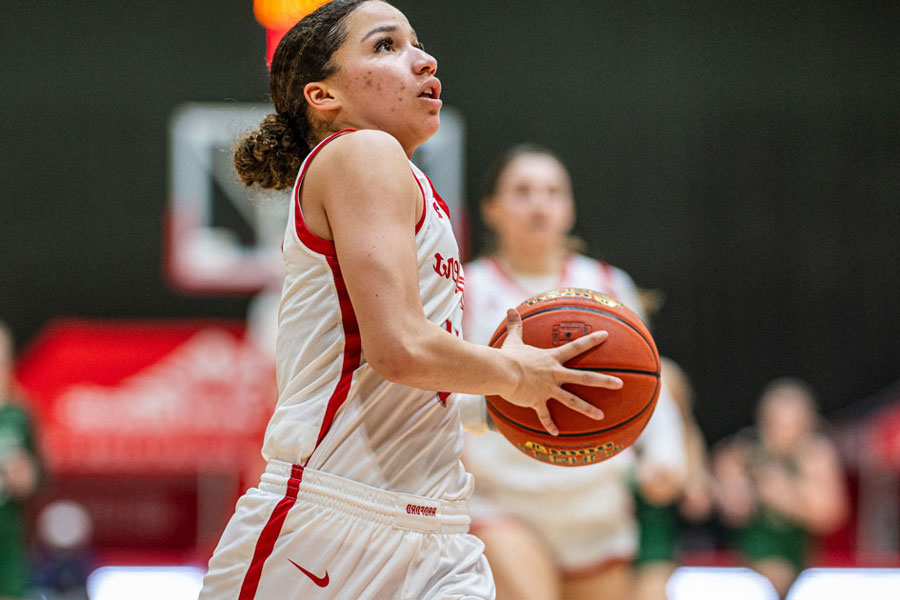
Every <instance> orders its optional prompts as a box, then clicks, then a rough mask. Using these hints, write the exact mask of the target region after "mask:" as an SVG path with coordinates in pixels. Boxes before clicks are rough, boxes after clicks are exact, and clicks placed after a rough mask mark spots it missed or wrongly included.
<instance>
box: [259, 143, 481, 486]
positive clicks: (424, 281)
mask: <svg viewBox="0 0 900 600" xmlns="http://www.w3.org/2000/svg"><path fill="white" fill-rule="evenodd" d="M350 131H352V130H344V131H341V132H338V133H336V134H334V135H333V136H331V137H329V138H327V139H325V140H323V141H322V142H321V143H320V144H319V145H318V146H317V147H316V148H315V149H314V150H313V151H312V152H311V153H310V154H309V156H308V157H307V158H306V160H305V161H304V162H303V165H302V166H301V168H300V173H299V175H298V177H297V182H296V183H295V185H294V192H293V196H292V201H291V210H290V217H289V219H288V224H287V228H286V231H285V236H284V246H283V252H284V263H285V271H286V276H285V281H284V288H283V290H282V296H281V304H280V308H279V315H278V323H279V330H278V340H277V343H276V367H277V378H278V389H279V398H278V404H277V405H276V408H275V412H274V414H273V415H272V418H271V420H270V422H269V426H268V428H267V430H266V437H265V441H264V444H263V455H264V456H265V457H266V458H267V459H268V458H274V459H279V460H282V461H286V462H289V463H294V464H299V465H303V466H304V467H308V468H311V469H316V470H319V471H325V472H327V473H332V474H335V475H339V476H341V477H346V478H348V479H352V480H355V481H358V482H361V483H364V484H367V485H370V486H373V487H377V488H381V489H387V490H394V491H400V492H405V493H411V494H418V495H422V496H429V497H433V498H441V499H450V500H452V499H456V498H460V497H463V496H464V495H465V494H466V493H468V491H469V488H470V486H471V476H469V475H468V474H467V473H466V472H465V469H464V468H463V467H462V465H461V463H460V461H459V456H460V452H461V450H462V436H461V429H460V424H459V418H458V414H457V412H458V411H457V410H456V408H455V406H453V398H452V396H451V397H450V398H449V399H448V398H447V395H446V394H440V393H439V390H434V391H425V390H419V389H415V388H411V387H407V386H404V385H400V384H397V383H392V382H389V381H387V380H386V379H384V378H383V377H382V376H381V375H379V374H378V373H376V372H375V371H374V370H373V369H372V368H370V367H369V365H368V363H367V362H366V357H365V355H364V353H363V351H362V344H361V342H360V335H359V328H358V326H357V321H356V315H355V313H354V310H353V305H352V303H351V302H350V298H349V296H348V294H347V289H346V286H345V284H344V279H343V276H342V274H341V264H340V257H339V256H338V255H337V253H336V251H335V246H334V243H333V242H332V241H329V240H325V239H322V238H320V237H318V236H316V235H315V234H314V233H312V232H311V231H310V230H309V229H308V228H307V227H306V224H305V222H304V220H303V213H302V209H301V206H300V188H301V186H302V185H303V178H304V175H305V174H306V170H307V168H309V165H310V162H311V161H312V160H313V159H314V158H315V156H316V154H317V153H318V152H319V150H321V148H322V147H323V146H324V145H325V144H327V143H328V142H329V141H331V140H332V139H334V138H335V137H337V136H339V135H342V134H345V133H349V132H350ZM410 168H411V170H412V174H411V176H413V177H414V178H415V180H416V182H417V183H418V185H419V188H420V189H421V191H422V197H423V200H424V211H423V215H422V218H421V219H420V221H419V223H418V224H417V225H416V232H415V237H416V252H417V257H418V266H419V273H418V274H419V296H420V298H421V301H422V306H423V308H424V311H425V316H426V317H427V318H428V319H429V320H430V321H432V322H434V323H437V324H438V325H440V326H441V327H444V328H445V329H447V330H448V331H449V332H451V333H454V334H456V335H460V330H461V319H462V291H463V285H464V278H463V271H462V266H461V265H460V262H459V249H458V247H457V244H456V239H455V238H454V236H453V230H452V228H451V226H450V216H449V214H448V211H447V207H446V205H445V204H444V202H443V200H441V198H440V196H439V195H438V194H437V192H436V191H435V190H434V187H433V186H432V184H431V181H430V180H429V179H428V177H427V176H426V175H425V174H424V173H423V172H422V171H420V170H419V169H418V168H417V167H416V166H415V165H413V164H412V163H410ZM333 176H334V177H340V176H341V174H340V173H334V175H333ZM375 201H377V199H375Z"/></svg>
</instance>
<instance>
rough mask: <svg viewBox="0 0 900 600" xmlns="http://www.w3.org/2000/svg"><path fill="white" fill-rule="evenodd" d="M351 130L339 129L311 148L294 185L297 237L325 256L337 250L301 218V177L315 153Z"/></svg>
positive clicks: (332, 254) (333, 254)
mask: <svg viewBox="0 0 900 600" xmlns="http://www.w3.org/2000/svg"><path fill="white" fill-rule="evenodd" d="M353 131H356V129H341V130H340V131H338V132H337V133H333V134H331V135H329V136H328V137H327V138H325V139H324V140H322V141H321V142H319V145H318V146H316V147H315V148H313V151H312V152H310V154H309V156H308V157H307V158H306V160H305V161H304V162H303V170H301V171H300V176H299V177H298V178H297V184H296V185H295V186H294V204H295V206H294V228H295V229H296V230H297V237H298V238H300V241H301V242H303V245H304V246H306V247H307V248H309V249H310V250H312V251H313V252H318V253H319V254H324V255H326V256H335V255H337V251H336V250H335V248H334V241H332V240H326V239H325V238H322V237H319V236H317V235H316V234H315V233H313V232H312V231H310V229H309V227H307V226H306V221H305V220H304V219H303V210H302V209H301V208H300V189H301V188H302V187H303V178H304V177H306V171H307V169H309V165H310V164H312V161H313V159H314V158H315V157H316V154H318V153H319V151H320V150H321V149H322V148H324V147H325V145H326V144H327V143H328V142H330V141H331V140H333V139H335V138H337V137H339V136H341V135H344V134H345V133H350V132H353Z"/></svg>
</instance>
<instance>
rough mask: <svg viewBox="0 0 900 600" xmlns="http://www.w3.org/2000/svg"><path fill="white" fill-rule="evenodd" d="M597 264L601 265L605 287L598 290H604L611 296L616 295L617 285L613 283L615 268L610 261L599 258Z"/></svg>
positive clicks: (601, 275)
mask: <svg viewBox="0 0 900 600" xmlns="http://www.w3.org/2000/svg"><path fill="white" fill-rule="evenodd" d="M596 262H597V266H598V267H600V277H601V279H602V280H603V287H604V288H605V289H601V290H597V291H598V292H602V293H604V294H606V295H607V296H609V297H610V298H615V297H616V286H615V285H613V268H612V265H610V264H609V263H605V262H603V261H602V260H598V261H596Z"/></svg>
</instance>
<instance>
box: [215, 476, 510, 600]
mask: <svg viewBox="0 0 900 600" xmlns="http://www.w3.org/2000/svg"><path fill="white" fill-rule="evenodd" d="M469 521H470V519H469V514H468V503H467V502H466V501H465V500H460V501H455V502H448V501H441V500H434V499H432V498H425V497H421V496H415V495H409V494H401V493H396V492H389V491H385V490H380V489H376V488H373V487H369V486H367V485H363V484H361V483H357V482H355V481H351V480H349V479H345V478H342V477H337V476H335V475H330V474H328V473H322V472H319V471H313V470H310V469H303V468H302V467H300V466H298V465H291V464H290V463H286V462H281V461H274V460H270V461H269V463H268V466H267V468H266V472H265V473H264V474H263V476H262V479H261V482H260V485H259V487H258V488H254V489H251V490H249V491H248V492H247V493H245V494H244V495H243V496H242V497H241V499H240V500H239V501H238V503H237V507H236V509H235V513H234V515H233V516H232V518H231V520H230V521H229V522H228V525H227V526H226V528H225V532H224V533H223V534H222V538H221V540H220V541H219V545H218V546H217V548H216V550H215V552H214V553H213V556H212V558H211V559H210V561H209V571H208V573H207V575H206V577H205V578H204V580H203V589H202V591H201V592H200V599H201V600H251V599H254V598H255V599H258V600H300V599H301V598H304V599H305V598H311V599H317V598H322V599H324V598H329V599H332V598H333V599H346V600H362V599H369V598H370V599H373V600H375V599H377V600H387V599H395V598H396V599H398V600H430V599H434V600H438V599H441V600H445V599H446V600H450V599H453V600H456V599H459V600H462V599H472V600H475V599H479V600H481V599H485V598H489V599H493V598H494V596H495V592H494V583H493V578H492V576H491V571H490V567H489V566H488V563H487V560H486V559H485V557H484V553H483V551H484V546H483V544H482V543H481V541H480V540H478V539H477V538H476V537H474V536H472V535H470V534H469V533H468V530H469Z"/></svg>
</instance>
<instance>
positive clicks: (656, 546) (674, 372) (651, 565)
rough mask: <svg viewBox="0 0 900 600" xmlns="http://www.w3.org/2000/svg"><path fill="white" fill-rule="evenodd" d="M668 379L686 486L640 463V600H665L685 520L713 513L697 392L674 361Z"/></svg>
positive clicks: (665, 371)
mask: <svg viewBox="0 0 900 600" xmlns="http://www.w3.org/2000/svg"><path fill="white" fill-rule="evenodd" d="M660 362H661V363H662V377H663V381H664V382H665V384H666V386H667V387H668V389H669V391H670V392H671V395H672V398H673V399H674V400H675V404H676V405H677V407H678V413H679V416H680V417H681V424H682V428H683V430H684V445H685V461H686V464H685V471H686V472H685V478H684V484H683V486H682V487H680V488H679V487H677V486H675V485H673V483H672V482H669V481H667V478H666V477H665V475H663V476H662V477H661V476H660V474H657V473H655V472H653V470H652V469H650V470H649V471H648V465H647V464H646V461H639V463H638V464H639V470H638V484H639V485H638V486H637V487H636V489H635V511H636V515H637V520H638V525H639V527H640V547H639V550H638V554H637V556H636V558H635V574H636V582H635V585H636V589H635V598H636V599H637V600H664V599H665V598H666V583H667V582H668V580H669V577H670V576H671V575H672V573H673V572H674V571H675V567H676V558H677V552H678V550H679V548H678V543H679V530H680V526H681V524H682V520H686V521H688V522H699V521H703V520H705V519H706V518H707V517H708V516H709V514H710V512H711V509H712V497H711V485H710V475H709V468H708V460H707V452H706V441H705V440H704V438H703V433H702V432H701V431H700V428H699V426H698V425H697V422H696V421H695V420H694V415H693V411H692V408H693V407H692V405H693V395H694V392H693V389H692V387H691V384H690V381H689V380H688V378H687V375H686V374H685V373H684V371H682V369H681V367H679V366H678V364H676V363H675V362H674V361H673V360H671V359H668V358H665V357H662V358H661V361H660Z"/></svg>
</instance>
